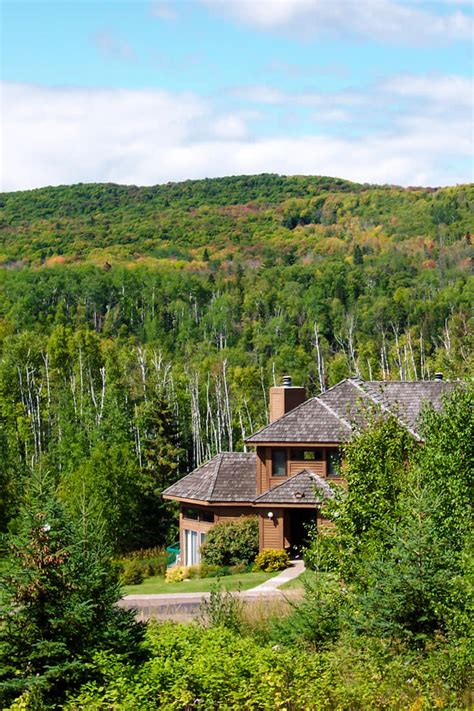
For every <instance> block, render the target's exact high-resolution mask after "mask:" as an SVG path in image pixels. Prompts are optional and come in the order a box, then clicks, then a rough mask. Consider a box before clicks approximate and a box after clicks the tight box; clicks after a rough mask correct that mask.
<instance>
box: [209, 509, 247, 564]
mask: <svg viewBox="0 0 474 711" xmlns="http://www.w3.org/2000/svg"><path fill="white" fill-rule="evenodd" d="M257 553H258V519H257V517H256V516H247V517H242V518H239V519H237V520H236V521H220V522H219V523H216V524H215V526H213V527H212V528H211V530H210V531H209V533H208V534H207V537H206V541H205V543H204V544H203V545H202V546H201V558H202V560H203V562H204V563H207V564H210V565H219V566H224V565H238V564H239V563H244V564H248V563H251V562H253V560H254V559H255V556H256V555H257Z"/></svg>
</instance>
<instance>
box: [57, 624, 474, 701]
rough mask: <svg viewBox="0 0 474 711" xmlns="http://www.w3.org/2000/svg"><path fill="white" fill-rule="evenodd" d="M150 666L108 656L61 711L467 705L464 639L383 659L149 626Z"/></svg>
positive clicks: (378, 647) (370, 653) (344, 649)
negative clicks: (95, 678) (93, 678)
mask: <svg viewBox="0 0 474 711" xmlns="http://www.w3.org/2000/svg"><path fill="white" fill-rule="evenodd" d="M147 637H148V647H149V650H150V659H149V661H147V662H145V664H143V665H142V666H141V667H140V668H139V669H138V670H137V669H134V668H132V667H130V666H127V665H125V664H123V663H121V662H119V661H118V660H116V659H115V658H114V657H113V656H112V655H104V654H101V655H98V656H97V657H96V660H95V663H96V665H97V667H98V671H99V673H100V676H101V678H102V679H104V681H101V682H99V683H89V684H87V685H84V686H83V687H82V689H81V691H80V693H79V695H77V696H76V697H75V698H74V699H71V700H70V701H69V704H68V705H67V706H66V708H69V709H70V710H71V711H72V710H73V709H74V710H76V709H88V710H89V709H92V710H93V709H104V711H105V709H110V708H114V709H116V710H117V711H125V710H127V711H128V709H132V708H133V709H135V708H136V709H141V710H143V711H152V710H153V709H156V708H160V709H164V711H173V710H174V711H178V710H181V709H184V708H190V709H191V708H196V707H197V708H199V707H201V708H203V709H217V708H226V709H229V710H233V711H238V710H240V709H249V710H254V711H257V710H260V709H288V708H291V709H295V711H303V710H304V709H321V710H324V711H330V710H331V709H361V710H362V709H364V711H365V710H368V711H375V710H377V709H380V710H382V709H387V708H390V709H400V711H401V710H402V709H411V711H415V709H416V710H418V709H431V708H446V709H453V710H454V709H461V708H468V707H469V674H470V667H469V652H468V645H467V643H466V641H464V642H463V643H462V644H461V643H458V644H456V645H454V644H453V645H452V646H449V647H446V646H444V647H440V646H439V644H436V643H434V644H433V647H432V649H431V650H430V651H429V652H428V653H426V654H421V653H420V652H418V653H416V652H413V651H412V650H405V649H403V648H400V649H399V650H398V652H397V653H396V654H394V653H391V651H390V649H388V648H387V646H386V645H384V644H380V643H379V642H378V641H377V640H373V639H372V640H371V639H370V638H361V639H354V638H347V637H344V638H342V639H341V641H340V642H337V643H334V644H333V645H332V646H331V647H330V648H328V649H322V650H320V651H319V652H318V653H317V654H315V652H314V650H313V649H311V650H308V649H307V648H305V646H304V645H301V644H299V645H297V646H294V647H288V646H286V645H281V644H274V643H271V644H265V643H263V644H262V643H261V642H260V641H257V640H255V639H253V638H252V637H251V636H248V637H247V636H243V635H241V634H239V633H236V632H235V631H234V630H232V629H228V628H227V629H226V628H224V627H210V628H202V627H198V626H196V625H179V624H178V625H177V624H175V623H165V624H155V623H151V624H150V625H149V629H148V633H147Z"/></svg>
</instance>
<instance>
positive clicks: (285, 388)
mask: <svg viewBox="0 0 474 711" xmlns="http://www.w3.org/2000/svg"><path fill="white" fill-rule="evenodd" d="M305 400H306V391H305V389H304V388H297V387H294V386H293V385H292V384H291V376H290V375H284V376H283V385H282V386H276V387H273V388H270V422H275V420H278V419H279V418H280V417H282V416H283V415H285V414H286V413H287V412H289V411H290V410H293V408H295V407H297V406H298V405H301V403H303V402H304V401H305Z"/></svg>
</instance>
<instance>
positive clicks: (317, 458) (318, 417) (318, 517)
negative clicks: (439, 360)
mask: <svg viewBox="0 0 474 711" xmlns="http://www.w3.org/2000/svg"><path fill="white" fill-rule="evenodd" d="M454 387H456V384H455V383H449V382H446V381H444V380H443V379H442V376H440V374H438V375H437V377H436V379H435V380H433V381H416V382H406V381H405V382H387V381H364V380H362V379H360V378H347V379H345V380H343V381H341V382H340V383H338V384H337V385H334V386H333V387H331V388H329V389H328V390H326V391H324V392H323V393H321V394H320V395H318V396H317V397H312V398H309V399H306V393H305V390H304V388H301V387H294V386H292V383H291V378H290V377H289V376H285V377H284V378H283V385H282V386H280V387H273V388H270V398H269V410H270V412H269V424H268V425H266V426H265V427H263V428H262V429H260V430H259V431H258V432H255V433H254V434H253V435H251V436H250V437H249V438H248V439H247V440H246V445H247V446H248V447H252V448H254V451H253V452H222V453H220V454H217V455H216V456H215V457H213V458H212V459H211V460H210V461H208V462H206V463H205V464H203V465H202V466H200V467H198V468H197V469H195V470H194V471H192V472H191V473H190V474H188V475H186V476H184V477H183V478H182V479H180V480H179V481H177V482H176V483H175V484H173V485H172V486H170V487H168V488H167V489H166V490H165V491H164V493H163V496H164V498H165V499H170V500H175V501H178V502H179V504H180V515H179V530H180V549H181V562H182V563H183V564H184V565H194V564H196V563H199V560H200V555H199V549H200V547H201V545H202V543H203V541H204V540H205V538H206V534H207V532H208V531H209V529H210V528H211V527H212V526H213V525H214V524H215V523H217V522H218V521H228V520H231V519H236V518H239V517H240V516H249V515H255V514H256V515H257V516H258V518H259V531H260V549H261V550H262V549H264V548H285V549H288V550H290V551H295V550H298V548H299V547H300V546H301V545H302V544H303V543H304V539H305V536H306V531H307V524H308V523H310V522H312V523H316V526H317V528H320V527H321V526H324V525H327V522H326V521H325V519H324V516H323V514H322V512H321V507H322V504H323V503H324V501H325V500H326V499H327V498H328V497H330V496H332V489H331V487H330V485H329V483H330V482H336V483H337V482H341V478H340V466H339V465H340V459H341V445H342V444H343V443H344V442H346V441H348V440H349V438H350V436H351V434H352V432H353V430H354V427H357V426H363V424H364V420H365V417H366V413H367V409H368V408H369V409H370V408H377V409H378V410H379V411H380V412H381V413H390V414H392V415H394V416H395V417H397V419H398V420H399V421H400V423H401V424H402V425H403V426H404V427H406V428H407V430H408V431H409V432H410V433H411V435H412V436H413V437H414V439H415V440H417V441H422V438H421V435H420V433H419V432H418V427H417V425H418V421H419V415H420V412H421V409H422V406H423V403H426V402H428V403H430V404H431V405H432V406H433V407H434V408H435V409H440V408H441V406H442V398H443V396H445V395H447V394H449V393H450V392H451V391H452V390H453V388H454Z"/></svg>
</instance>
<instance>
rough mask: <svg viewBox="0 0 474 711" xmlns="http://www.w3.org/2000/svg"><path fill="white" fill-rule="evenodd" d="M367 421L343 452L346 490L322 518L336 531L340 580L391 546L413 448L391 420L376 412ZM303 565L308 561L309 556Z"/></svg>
mask: <svg viewBox="0 0 474 711" xmlns="http://www.w3.org/2000/svg"><path fill="white" fill-rule="evenodd" d="M365 416H366V419H367V423H366V426H365V427H363V428H362V429H361V430H360V431H359V432H358V433H357V434H356V435H355V436H354V437H353V438H352V439H351V441H350V442H349V443H348V444H347V445H345V447H344V466H343V472H342V473H343V476H344V478H345V480H346V482H347V489H340V490H339V491H338V492H336V493H337V495H336V496H335V497H334V499H332V500H330V501H329V502H328V504H327V506H326V507H325V515H327V516H328V517H329V518H331V519H332V520H333V521H334V523H335V525H336V533H335V535H334V537H333V539H332V540H331V542H330V543H328V545H329V546H330V547H331V548H332V551H333V553H335V554H336V551H337V555H338V559H339V560H338V565H339V569H340V572H341V574H342V576H343V577H350V578H353V577H354V576H356V575H357V571H358V569H359V562H360V560H361V559H362V558H364V557H367V556H369V557H370V556H371V555H375V554H376V552H377V551H380V550H383V549H385V548H386V547H387V546H390V542H391V536H392V532H393V527H394V526H396V524H397V522H398V521H399V519H400V515H401V509H400V494H401V492H402V490H403V488H404V487H405V486H406V485H407V481H408V475H407V468H408V462H409V457H410V456H411V455H412V453H413V451H414V447H415V444H414V442H413V440H412V437H411V435H410V434H409V432H408V431H407V430H406V429H405V428H404V427H402V426H401V425H400V423H399V421H398V420H397V419H396V418H395V417H393V416H390V417H387V416H386V415H383V416H382V414H381V413H380V412H378V411H376V410H375V411H368V412H367V413H365ZM316 545H319V544H318V543H317V544H316ZM307 559H308V561H310V556H308V555H307Z"/></svg>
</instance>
